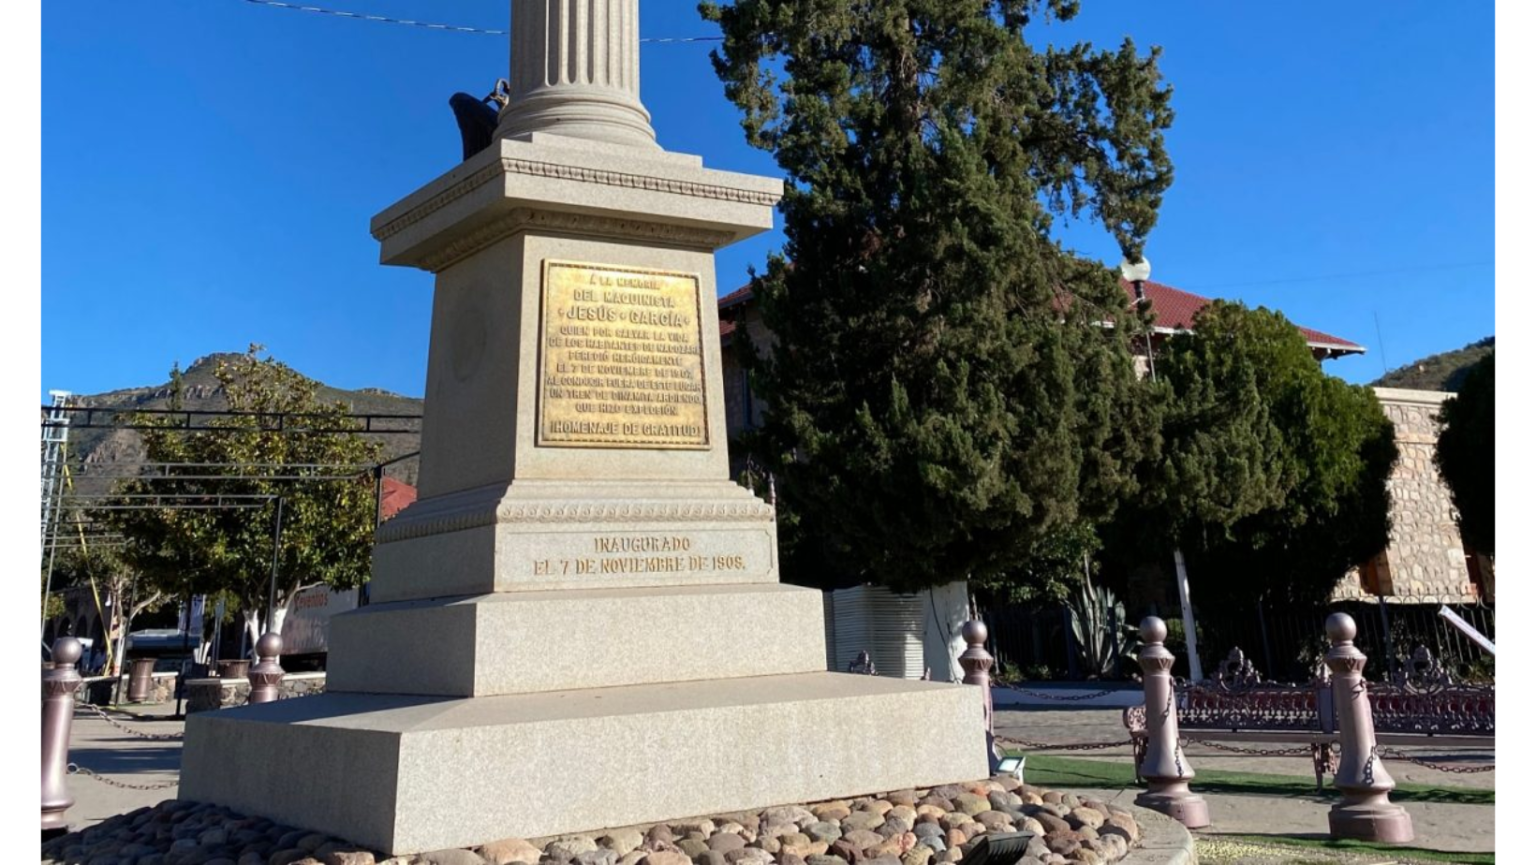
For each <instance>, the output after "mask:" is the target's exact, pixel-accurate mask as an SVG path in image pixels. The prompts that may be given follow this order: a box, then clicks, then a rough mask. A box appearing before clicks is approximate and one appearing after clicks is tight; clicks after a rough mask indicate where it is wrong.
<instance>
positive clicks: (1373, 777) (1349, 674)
mask: <svg viewBox="0 0 1536 865" xmlns="http://www.w3.org/2000/svg"><path fill="white" fill-rule="evenodd" d="M1326 627H1327V630H1328V641H1329V642H1330V643H1332V644H1333V648H1331V649H1329V650H1328V656H1327V657H1326V658H1324V659H1323V661H1324V663H1326V664H1327V665H1328V671H1329V672H1330V673H1332V674H1333V704H1334V707H1335V709H1336V711H1337V712H1338V718H1339V768H1338V771H1337V772H1335V773H1334V776H1333V786H1335V787H1337V788H1339V792H1340V793H1342V794H1343V801H1341V802H1339V804H1337V805H1334V806H1333V808H1332V809H1331V810H1329V812H1328V834H1330V835H1332V836H1333V837H1335V838H1353V839H1355V840H1359V841H1376V842H1378V843H1386V844H1406V843H1408V842H1409V841H1412V840H1413V820H1412V819H1411V818H1410V817H1409V816H1408V812H1407V811H1404V810H1403V808H1402V806H1400V805H1393V804H1392V803H1391V801H1389V800H1388V798H1387V794H1389V793H1391V792H1392V790H1393V788H1395V787H1396V786H1397V782H1395V781H1393V780H1392V776H1391V775H1388V774H1387V768H1386V767H1385V766H1383V765H1382V763H1381V758H1380V757H1378V756H1377V755H1376V725H1375V722H1374V721H1373V720H1372V719H1371V701H1370V699H1369V697H1368V696H1367V694H1366V687H1365V662H1366V656H1365V653H1364V652H1361V651H1360V650H1359V649H1357V648H1355V643H1354V640H1355V633H1356V630H1355V620H1354V619H1352V618H1350V617H1349V616H1348V615H1347V614H1345V613H1334V614H1333V615H1331V616H1329V617H1328V623H1327V626H1326Z"/></svg>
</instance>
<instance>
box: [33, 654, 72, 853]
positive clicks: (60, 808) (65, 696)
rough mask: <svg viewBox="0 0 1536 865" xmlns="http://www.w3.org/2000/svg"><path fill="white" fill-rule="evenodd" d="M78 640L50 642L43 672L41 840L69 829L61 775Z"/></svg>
mask: <svg viewBox="0 0 1536 865" xmlns="http://www.w3.org/2000/svg"><path fill="white" fill-rule="evenodd" d="M80 652H81V645H80V641H79V640H77V639H75V638H74V637H61V638H59V639H58V640H55V641H54V644H53V667H52V669H48V670H44V671H43V786H42V790H43V840H45V841H46V840H48V839H49V838H52V837H55V836H57V835H62V834H64V833H65V832H68V831H69V824H68V823H67V822H66V821H65V819H64V812H65V811H68V810H69V806H71V805H73V804H75V800H74V797H72V796H70V795H69V787H68V785H66V784H65V783H64V777H65V775H66V774H67V773H68V770H69V727H70V724H71V722H73V721H74V717H75V690H76V689H77V688H79V687H80V673H79V671H77V670H76V669H75V662H76V661H79V660H80Z"/></svg>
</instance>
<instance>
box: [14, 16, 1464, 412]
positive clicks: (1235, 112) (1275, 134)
mask: <svg viewBox="0 0 1536 865" xmlns="http://www.w3.org/2000/svg"><path fill="white" fill-rule="evenodd" d="M313 2H315V4H316V5H322V6H330V7H333V8H339V9H348V10H355V11H360V12H369V13H373V14H380V15H389V16H395V17H404V18H416V19H422V20H432V21H442V22H449V23H455V24H466V25H473V26H479V27H485V28H496V29H502V28H504V27H505V25H506V19H507V17H508V14H507V3H506V0H313ZM1493 14H1494V13H1493V5H1492V4H1488V3H1470V4H1447V3H1429V2H1418V0H1415V2H1394V3H1365V4H1343V5H1340V4H1336V3H1286V4H1279V3H1216V2H1203V3H1195V2H1159V3H1131V2H1125V0H1086V2H1085V3H1084V10H1083V14H1082V15H1081V16H1080V18H1079V19H1078V20H1076V21H1074V22H1072V23H1070V24H1068V25H1053V26H1051V27H1049V28H1046V29H1044V30H1043V31H1042V35H1041V37H1040V38H1043V39H1047V40H1050V41H1053V42H1070V41H1076V40H1089V41H1092V42H1095V43H1097V44H1100V45H1104V46H1113V45H1115V44H1118V42H1119V41H1120V39H1122V38H1123V37H1125V36H1126V35H1129V36H1131V37H1132V38H1134V39H1135V40H1136V42H1137V44H1138V45H1139V46H1142V47H1145V46H1149V45H1154V44H1155V45H1161V46H1162V47H1163V49H1164V52H1165V53H1164V56H1163V60H1162V68H1163V70H1164V73H1165V75H1166V76H1167V78H1168V80H1169V81H1170V83H1171V84H1172V85H1173V87H1174V108H1175V110H1176V112H1177V115H1178V116H1177V119H1176V121H1175V124H1174V127H1173V129H1172V130H1171V131H1170V133H1169V135H1168V144H1169V149H1170V151H1171V154H1172V157H1173V160H1174V164H1175V166H1176V179H1175V182H1174V186H1173V189H1172V191H1171V192H1170V194H1169V195H1168V197H1167V199H1166V201H1165V203H1164V207H1163V211H1162V216H1161V219H1160V222H1159V225H1158V227H1157V229H1156V231H1155V232H1154V233H1153V234H1152V237H1151V240H1150V243H1149V244H1148V251H1147V255H1148V257H1149V258H1150V259H1151V261H1152V263H1153V266H1154V269H1153V278H1154V279H1157V280H1159V281H1162V282H1167V283H1169V284H1172V285H1175V286H1179V287H1181V288H1185V289H1188V290H1191V291H1195V292H1198V293H1200V294H1205V295H1208V296H1219V297H1228V298H1233V299H1240V300H1243V301H1245V302H1247V303H1249V304H1250V305H1264V306H1269V307H1273V308H1279V309H1281V310H1283V311H1284V312H1285V313H1286V314H1287V315H1289V316H1290V317H1291V318H1292V319H1293V320H1294V321H1297V322H1298V323H1302V324H1306V325H1309V326H1311V327H1315V328H1318V329H1320V330H1323V331H1326V332H1329V333H1333V334H1335V335H1338V336H1342V337H1346V338H1349V339H1351V340H1353V341H1355V342H1358V343H1360V344H1362V345H1365V346H1367V347H1368V348H1369V349H1370V354H1369V355H1367V356H1366V357H1363V358H1352V359H1346V360H1342V361H1334V362H1331V363H1329V364H1328V366H1327V369H1328V370H1329V371H1331V372H1333V373H1335V374H1338V375H1341V376H1343V377H1344V378H1346V379H1348V380H1350V381H1356V382H1365V381H1369V380H1371V379H1373V378H1375V377H1377V376H1379V375H1380V374H1381V372H1382V370H1383V361H1384V360H1385V363H1386V364H1387V365H1390V366H1398V365H1401V364H1404V363H1407V362H1409V361H1411V360H1414V359H1416V358H1418V357H1421V356H1423V355H1426V354H1430V353H1433V352H1436V351H1443V350H1447V349H1451V348H1458V347H1460V346H1462V345H1464V344H1466V343H1469V342H1472V341H1474V340H1477V339H1479V338H1481V337H1483V336H1487V335H1489V334H1491V333H1493V332H1494V282H1493V260H1494V231H1493V229H1494V138H1493V136H1494V113H1493V112H1494V49H1493V40H1494V27H1493V24H1494V21H1493ZM642 31H643V33H644V34H645V35H647V36H652V37H662V36H690V35H709V34H710V33H711V32H712V31H711V28H710V27H709V26H708V25H706V24H705V23H704V22H702V21H700V20H699V18H698V16H697V14H696V12H695V10H694V3H693V2H692V0H644V2H643V3H642ZM708 52H709V46H708V45H707V44H703V45H701V44H650V45H646V46H645V47H644V49H643V74H642V81H643V96H644V99H645V101H646V104H647V106H648V107H649V108H650V110H651V112H652V114H653V116H654V123H655V127H656V130H657V134H658V137H659V138H660V140H661V142H662V144H663V145H664V146H665V147H667V148H668V149H670V150H677V151H683V152H690V153H699V154H702V155H703V156H704V158H705V161H706V164H707V165H709V166H711V167H715V168H722V169H728V170H736V171H748V172H757V173H766V174H777V171H776V167H775V165H774V164H773V161H772V159H771V158H770V157H769V156H768V155H767V154H764V153H760V152H757V151H754V150H752V149H751V148H749V147H748V146H747V145H746V143H745V141H744V140H743V137H742V133H741V130H740V126H739V115H738V113H737V111H736V110H735V108H734V107H733V106H731V105H730V104H729V103H728V102H727V101H726V100H725V98H724V95H723V93H722V89H721V86H720V84H719V82H718V81H717V80H716V79H715V77H714V74H713V72H712V70H711V69H710V66H709V61H708ZM42 61H43V94H42V100H43V101H42V106H43V135H42V145H43V149H42V152H43V208H42V220H43V221H42V229H43V248H42V277H43V282H42V289H43V291H42V371H43V380H42V382H41V383H40V384H41V388H42V390H47V389H48V388H64V389H68V390H73V391H75V392H77V393H96V392H100V391H104V390H109V389H113V388H120V387H129V386H134V385H146V384H152V383H158V382H161V381H163V380H165V378H166V373H167V371H168V370H169V368H170V366H171V364H172V362H173V361H180V362H181V363H183V364H187V363H190V362H191V361H192V360H194V359H196V358H197V357H200V356H202V355H205V354H208V353H211V352H215V351H238V350H242V349H243V348H244V347H245V346H246V344H248V343H250V342H260V343H262V344H264V345H266V346H267V347H268V349H269V350H270V351H271V352H272V353H273V354H274V355H275V356H277V357H279V358H281V359H282V360H284V361H286V362H288V363H290V364H291V365H293V366H295V367H296V368H298V369H300V370H301V371H303V372H305V373H307V374H309V375H312V376H315V377H317V378H320V379H322V380H324V381H326V382H328V383H331V384H335V385H337V386H341V387H364V386H374V387H383V388H387V389H389V390H393V391H397V392H401V393H406V394H412V395H420V394H421V392H422V390H423V387H424V381H425V375H426V349H427V328H428V318H429V313H430V301H431V277H430V276H429V275H428V274H425V273H421V272H419V271H413V270H401V269H396V268H385V267H381V266H379V264H378V247H377V244H376V243H375V242H374V241H373V240H372V238H370V237H369V235H368V220H369V218H370V217H371V216H372V215H373V214H374V213H376V212H378V211H379V210H381V209H383V208H384V207H386V206H387V205H389V204H391V203H393V202H394V201H396V200H398V199H399V198H401V197H403V196H405V195H406V194H407V193H409V192H411V191H412V190H414V189H416V188H417V187H418V186H420V185H422V184H423V183H425V182H426V181H428V180H430V179H432V178H433V177H436V176H437V175H438V174H441V173H442V172H443V171H446V170H447V169H449V168H451V167H452V166H453V165H454V164H455V163H456V162H457V160H458V156H459V153H458V147H459V145H458V135H457V132H456V130H455V127H454V122H453V118H452V115H451V114H450V113H449V110H448V107H447V99H448V96H449V95H450V94H452V93H453V92H454V91H457V90H465V91H470V92H473V93H476V94H477V95H478V94H480V93H483V92H485V91H486V90H488V89H489V87H490V85H491V83H492V82H493V81H494V80H495V79H496V78H497V77H501V76H504V75H505V74H506V68H507V65H508V61H507V48H506V42H505V40H504V39H503V38H498V37H494V36H484V35H469V34H453V33H442V32H436V31H430V30H422V29H418V28H413V27H403V26H395V25H387V24H378V23H370V22H362V21H351V20H344V19H337V18H331V17H326V16H320V15H315V14H307V13H301V12H294V11H288V10H282V9H273V8H266V7H262V6H259V5H255V4H252V3H248V2H243V0H114V2H104V0H50V2H49V3H46V4H44V5H43V38H42ZM1062 236H1063V238H1064V239H1065V241H1066V242H1067V243H1068V245H1070V246H1072V247H1073V248H1075V249H1077V250H1079V251H1081V252H1083V253H1084V254H1087V255H1090V256H1093V257H1096V258H1099V259H1101V260H1104V261H1106V262H1107V263H1114V262H1115V261H1117V260H1118V257H1119V256H1118V253H1117V252H1116V250H1115V247H1114V244H1113V242H1112V241H1111V240H1110V239H1109V238H1108V236H1107V235H1104V234H1103V233H1102V232H1100V231H1098V230H1097V229H1096V228H1095V227H1093V226H1090V225H1082V224H1078V225H1072V226H1067V227H1065V228H1064V233H1063V235H1062ZM778 242H779V240H778V238H776V237H775V236H773V235H768V236H764V237H762V238H759V239H755V240H753V241H749V242H747V243H743V244H741V245H739V246H737V247H733V248H732V249H729V250H726V251H725V252H723V253H721V255H720V256H719V260H718V261H719V281H720V284H721V286H722V288H724V289H727V290H728V289H729V288H733V287H735V286H737V285H739V284H741V283H743V282H744V281H745V279H746V273H747V268H748V267H749V266H750V265H752V264H759V263H761V262H762V261H763V260H764V258H765V257H766V255H767V253H768V252H769V250H771V249H773V248H774V247H775V246H776V245H777V244H778ZM1378 327H1379V333H1380V338H1378Z"/></svg>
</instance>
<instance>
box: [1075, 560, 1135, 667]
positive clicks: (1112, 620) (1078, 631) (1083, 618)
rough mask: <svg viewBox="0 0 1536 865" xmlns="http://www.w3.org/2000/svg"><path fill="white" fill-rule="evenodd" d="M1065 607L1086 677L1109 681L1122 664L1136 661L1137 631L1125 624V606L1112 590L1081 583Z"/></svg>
mask: <svg viewBox="0 0 1536 865" xmlns="http://www.w3.org/2000/svg"><path fill="white" fill-rule="evenodd" d="M1067 607H1068V609H1069V610H1070V611H1071V613H1072V636H1073V637H1075V638H1076V640H1077V651H1078V654H1079V655H1080V656H1081V657H1082V661H1083V665H1084V667H1086V668H1087V672H1088V676H1089V678H1095V679H1107V678H1110V677H1112V676H1114V675H1115V674H1116V673H1117V672H1119V670H1120V667H1121V665H1122V662H1123V661H1127V660H1130V661H1134V660H1135V658H1136V643H1137V631H1136V629H1135V628H1133V627H1131V626H1130V625H1128V624H1126V621H1125V605H1124V604H1122V603H1120V601H1119V600H1118V599H1116V598H1115V593H1114V592H1113V591H1111V590H1110V589H1109V588H1107V587H1104V586H1095V585H1093V584H1092V583H1089V582H1084V583H1083V585H1082V586H1081V587H1079V588H1078V590H1077V594H1076V595H1075V596H1074V597H1073V598H1072V600H1071V602H1070V603H1068V605H1067Z"/></svg>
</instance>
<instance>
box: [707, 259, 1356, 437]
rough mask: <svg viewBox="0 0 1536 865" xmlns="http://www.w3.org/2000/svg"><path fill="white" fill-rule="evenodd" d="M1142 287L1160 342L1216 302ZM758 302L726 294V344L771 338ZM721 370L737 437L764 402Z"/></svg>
mask: <svg viewBox="0 0 1536 865" xmlns="http://www.w3.org/2000/svg"><path fill="white" fill-rule="evenodd" d="M1121 285H1122V286H1123V287H1124V288H1125V299H1126V303H1127V304H1133V303H1135V302H1136V289H1135V286H1134V285H1132V284H1131V283H1130V282H1127V281H1124V280H1122V281H1121ZM1142 289H1143V292H1144V293H1145V296H1146V298H1147V300H1148V301H1150V302H1151V307H1152V313H1153V315H1154V316H1155V323H1154V325H1153V331H1154V333H1155V334H1157V335H1158V336H1157V339H1156V340H1155V341H1157V342H1160V341H1161V340H1162V339H1166V338H1167V337H1169V336H1171V335H1173V334H1176V333H1187V332H1188V331H1189V330H1190V329H1192V328H1193V327H1194V324H1195V316H1196V315H1197V314H1198V313H1199V312H1200V310H1202V309H1204V308H1205V307H1206V306H1207V305H1209V304H1210V303H1211V302H1212V301H1211V299H1210V298H1208V297H1201V296H1200V295H1198V294H1194V293H1192V292H1188V291H1184V290H1183V289H1179V288H1174V287H1173V286H1171V285H1165V284H1163V283H1161V282H1152V281H1150V280H1148V281H1147V282H1144V283H1142ZM752 300H753V295H752V287H751V286H750V285H748V286H743V287H741V288H738V289H736V290H735V291H733V292H731V293H730V294H727V295H725V296H723V297H721V298H720V301H719V307H720V344H721V347H722V348H726V347H729V346H730V345H731V343H732V341H733V339H734V337H735V334H736V331H737V329H739V328H741V327H746V328H747V332H748V333H749V334H750V335H751V337H752V342H753V343H754V344H756V345H766V344H767V341H768V339H769V338H771V334H769V332H768V329H767V326H766V325H764V324H763V317H762V314H761V313H760V312H759V311H758V310H757V309H756V308H755V305H754V304H753V303H752ZM1296 329H1297V330H1299V331H1301V334H1302V336H1304V337H1306V340H1307V345H1308V346H1309V347H1311V349H1312V356H1313V357H1315V358H1317V359H1318V360H1319V361H1324V360H1331V359H1333V358H1337V357H1345V356H1347V355H1352V354H1364V353H1365V346H1362V345H1359V344H1358V343H1354V342H1351V341H1349V340H1347V339H1343V338H1340V337H1337V336H1333V335H1332V334H1327V333H1323V332H1322V331H1320V330H1315V329H1313V328H1310V327H1303V326H1301V325H1297V328H1296ZM721 372H722V374H723V377H724V380H725V412H726V429H727V431H728V433H729V435H731V436H735V435H736V434H737V433H740V432H741V431H743V430H744V429H751V428H754V427H756V426H757V425H758V424H759V423H761V421H762V404H761V402H760V401H758V400H756V399H754V398H753V395H752V392H751V390H750V389H749V388H748V387H747V380H746V373H745V371H743V370H742V369H741V366H740V364H738V363H737V362H736V359H735V357H734V356H733V354H732V353H731V352H729V351H726V352H723V353H722V355H721Z"/></svg>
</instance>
